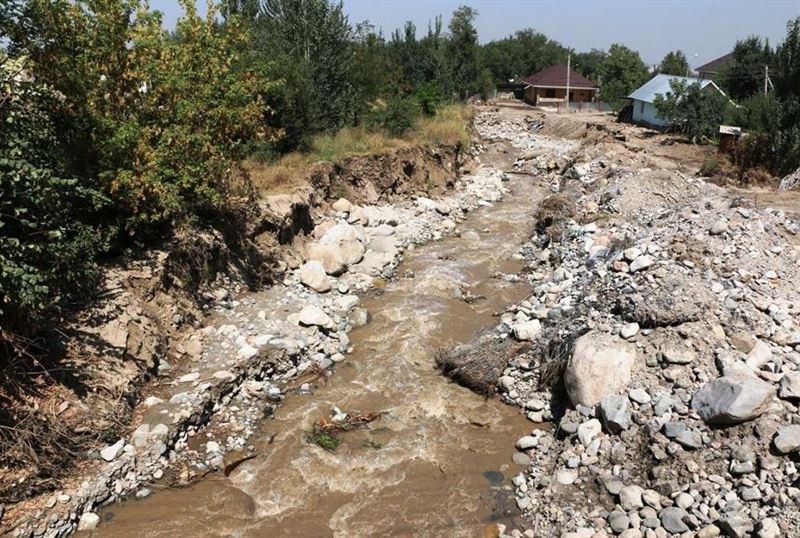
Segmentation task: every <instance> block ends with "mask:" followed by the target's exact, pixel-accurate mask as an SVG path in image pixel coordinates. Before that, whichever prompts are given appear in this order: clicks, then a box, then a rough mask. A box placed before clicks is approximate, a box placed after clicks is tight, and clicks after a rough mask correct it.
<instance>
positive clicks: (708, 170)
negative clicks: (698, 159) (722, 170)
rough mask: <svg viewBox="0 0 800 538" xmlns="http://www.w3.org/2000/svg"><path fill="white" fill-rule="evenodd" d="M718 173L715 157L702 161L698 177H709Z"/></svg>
mask: <svg viewBox="0 0 800 538" xmlns="http://www.w3.org/2000/svg"><path fill="white" fill-rule="evenodd" d="M717 172H719V159H717V158H716V157H709V158H708V159H706V160H705V161H703V166H701V167H700V175H701V176H705V177H711V176H713V175H714V174H716V173H717Z"/></svg>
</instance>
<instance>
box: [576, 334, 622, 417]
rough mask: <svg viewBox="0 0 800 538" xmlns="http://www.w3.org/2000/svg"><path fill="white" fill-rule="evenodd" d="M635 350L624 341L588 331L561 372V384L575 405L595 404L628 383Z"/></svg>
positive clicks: (579, 340)
mask: <svg viewBox="0 0 800 538" xmlns="http://www.w3.org/2000/svg"><path fill="white" fill-rule="evenodd" d="M635 362H636V348H635V347H634V346H633V345H631V344H630V343H628V342H625V341H624V340H622V339H620V338H618V337H615V336H612V335H610V334H607V333H602V332H599V331H590V332H588V333H586V334H584V335H583V336H581V337H580V338H578V340H576V342H575V348H574V351H573V353H572V357H571V358H570V360H569V362H568V363H567V367H566V370H565V373H564V385H565V386H566V389H567V394H568V395H569V398H570V400H571V401H572V402H573V403H574V404H582V405H587V406H594V405H597V404H598V403H599V402H600V400H602V399H603V398H604V397H605V396H608V395H611V394H616V393H617V392H619V391H620V390H622V389H623V388H625V386H626V385H627V384H628V383H629V382H630V379H631V370H632V368H633V365H634V363H635Z"/></svg>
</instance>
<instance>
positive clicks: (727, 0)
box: [151, 0, 800, 67]
mask: <svg viewBox="0 0 800 538" xmlns="http://www.w3.org/2000/svg"><path fill="white" fill-rule="evenodd" d="M343 2H344V8H345V12H346V13H347V15H348V16H349V18H350V22H352V23H355V22H360V21H363V20H369V21H370V22H371V23H372V24H374V25H375V26H376V27H377V28H380V29H382V30H383V33H384V35H386V36H387V37H388V36H389V35H391V33H392V31H393V30H394V29H395V28H399V27H402V26H403V25H404V24H405V21H407V20H410V21H412V22H414V23H415V24H416V26H417V32H418V33H419V34H421V33H423V32H425V31H427V28H428V21H430V20H432V19H433V18H434V17H435V16H436V15H440V14H441V15H442V16H443V18H444V22H445V24H447V21H448V20H449V15H450V14H451V13H452V12H453V10H454V9H455V8H457V7H458V6H459V5H462V4H465V5H469V6H471V7H473V8H475V9H476V10H477V11H478V18H477V20H476V26H477V28H478V33H479V36H480V40H481V42H487V41H491V40H494V39H500V38H503V37H505V36H508V35H510V34H512V33H514V32H515V31H517V30H522V29H523V28H530V27H532V28H534V29H536V30H537V31H539V32H542V33H544V34H546V35H547V36H548V37H550V38H552V39H555V40H557V41H560V42H561V43H562V44H563V45H565V46H569V47H572V48H573V49H575V50H577V51H579V52H582V51H587V50H589V49H592V48H598V49H608V47H609V45H610V44H611V43H623V44H625V45H627V46H629V47H631V48H632V49H635V50H637V51H639V53H640V54H641V56H642V59H643V60H644V61H645V63H647V64H650V65H653V64H657V63H659V62H660V61H661V59H662V58H663V57H664V55H665V54H666V53H667V52H669V51H670V50H675V49H681V50H683V51H684V52H685V53H686V56H687V58H688V59H689V64H690V65H691V66H692V67H697V66H698V65H702V64H704V63H706V62H708V61H710V60H713V59H714V58H717V57H719V56H722V55H723V54H725V53H727V52H730V50H731V48H732V47H733V44H734V43H735V42H736V40H737V39H741V38H745V37H747V36H749V35H753V34H756V35H760V36H764V37H767V38H769V40H770V43H771V44H773V45H775V44H777V43H779V42H780V41H781V40H782V39H783V37H784V36H785V34H786V22H787V21H788V20H789V19H791V18H794V17H797V16H798V15H800V0H758V1H755V0H560V1H559V0H343ZM201 3H204V2H201ZM151 5H152V6H153V7H154V8H155V9H159V10H161V11H163V12H164V15H165V17H164V19H165V21H164V22H165V25H166V26H167V27H169V28H172V27H174V24H175V19H176V17H177V16H178V15H179V13H180V8H179V7H178V4H177V1H175V0H151Z"/></svg>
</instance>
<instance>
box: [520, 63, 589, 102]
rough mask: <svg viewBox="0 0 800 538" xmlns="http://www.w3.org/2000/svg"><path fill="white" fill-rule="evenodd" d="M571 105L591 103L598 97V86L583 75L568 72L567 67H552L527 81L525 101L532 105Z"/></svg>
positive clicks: (557, 65) (558, 65) (559, 65)
mask: <svg viewBox="0 0 800 538" xmlns="http://www.w3.org/2000/svg"><path fill="white" fill-rule="evenodd" d="M567 87H569V102H570V103H591V102H593V101H594V100H595V97H596V96H597V90H598V88H597V85H596V84H594V83H593V82H592V81H591V80H589V79H587V78H586V77H584V76H583V75H581V74H579V73H576V72H575V71H572V70H571V69H570V70H568V69H567V66H566V65H563V64H556V65H551V66H550V67H548V68H546V69H542V70H541V71H539V72H538V73H536V74H534V75H531V76H529V77H528V78H526V79H525V100H526V101H527V102H528V103H531V104H532V105H538V106H558V105H559V104H560V103H564V102H566V100H567Z"/></svg>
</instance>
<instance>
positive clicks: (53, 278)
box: [0, 57, 104, 332]
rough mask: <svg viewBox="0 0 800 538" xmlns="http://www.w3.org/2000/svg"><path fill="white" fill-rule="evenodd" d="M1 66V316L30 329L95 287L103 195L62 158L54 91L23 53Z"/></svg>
mask: <svg viewBox="0 0 800 538" xmlns="http://www.w3.org/2000/svg"><path fill="white" fill-rule="evenodd" d="M0 66H1V67H0V103H1V105H0V296H1V297H2V303H0V323H2V325H3V326H4V327H5V328H9V325H10V326H11V327H12V328H15V329H16V328H19V327H23V328H24V329H25V330H26V331H27V332H32V330H33V327H31V326H30V325H29V323H30V322H40V321H41V320H42V319H43V318H44V316H46V315H47V314H50V313H52V311H53V310H54V309H55V308H56V307H58V305H59V304H60V303H62V302H64V301H66V300H69V299H70V298H72V297H74V296H75V295H77V294H79V293H80V292H81V291H83V290H86V289H88V288H89V287H91V285H92V282H93V279H94V276H95V274H96V267H95V264H94V258H95V257H96V256H97V254H98V253H99V252H100V251H101V250H102V248H103V241H102V239H101V236H100V233H99V232H98V230H97V229H95V228H94V227H93V226H92V225H91V221H92V219H93V218H94V217H95V216H96V215H97V211H98V209H99V208H100V206H101V205H102V203H103V202H104V200H103V198H102V197H101V196H100V195H99V193H98V192H97V191H96V190H95V189H94V188H93V187H92V186H91V185H88V184H86V183H85V182H82V181H80V180H78V179H75V178H71V177H68V176H65V175H64V170H63V169H62V168H61V166H60V165H59V155H58V154H57V152H56V150H55V148H57V147H58V141H57V139H56V136H55V127H54V125H53V122H52V121H51V119H50V113H51V111H52V110H53V109H54V108H55V107H57V106H58V99H57V97H56V95H55V93H54V92H53V91H52V90H51V89H50V88H48V87H46V86H42V85H40V84H37V83H35V82H33V81H32V80H30V79H29V78H28V77H27V75H26V74H25V66H26V62H25V60H24V59H21V60H5V61H4V59H3V58H2V57H0Z"/></svg>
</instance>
